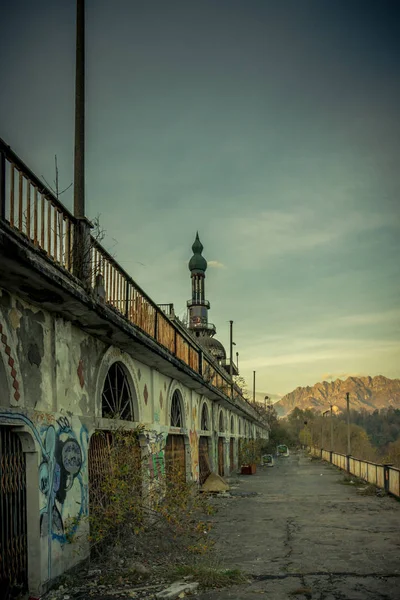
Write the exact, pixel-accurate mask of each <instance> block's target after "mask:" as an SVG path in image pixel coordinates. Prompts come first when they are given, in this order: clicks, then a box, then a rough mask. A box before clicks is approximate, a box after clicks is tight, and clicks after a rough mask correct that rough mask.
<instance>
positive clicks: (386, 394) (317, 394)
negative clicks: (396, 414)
mask: <svg viewBox="0 0 400 600" xmlns="http://www.w3.org/2000/svg"><path fill="white" fill-rule="evenodd" d="M346 392H349V394H350V408H351V409H354V410H362V409H364V410H367V411H373V410H375V409H380V408H388V407H389V406H392V407H393V408H400V379H388V378H387V377H384V376H383V375H377V376H376V377H348V378H347V379H345V380H342V379H336V380H335V381H322V382H319V383H316V384H315V385H314V386H312V387H309V386H307V387H298V388H296V389H295V390H294V391H293V392H290V393H289V394H286V396H283V398H281V400H279V401H278V402H275V404H274V408H275V409H276V411H277V413H278V415H279V416H280V417H284V416H286V415H288V414H289V413H290V412H291V411H292V410H293V409H294V408H295V407H296V406H297V407H298V408H301V409H303V410H304V409H313V410H315V411H317V412H322V411H325V410H327V409H328V408H329V406H330V404H333V405H334V406H336V407H337V409H339V410H344V409H345V408H346Z"/></svg>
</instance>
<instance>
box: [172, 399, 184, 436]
mask: <svg viewBox="0 0 400 600" xmlns="http://www.w3.org/2000/svg"><path fill="white" fill-rule="evenodd" d="M171 427H183V416H182V396H181V393H180V392H179V390H175V391H174V393H173V395H172V402H171Z"/></svg>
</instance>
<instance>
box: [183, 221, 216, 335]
mask: <svg viewBox="0 0 400 600" xmlns="http://www.w3.org/2000/svg"><path fill="white" fill-rule="evenodd" d="M192 250H193V256H192V258H191V259H190V261H189V270H190V273H191V278H192V299H191V300H188V302H187V307H188V309H189V329H190V330H191V331H193V332H194V333H195V334H196V336H197V337H201V336H208V337H212V336H213V335H214V334H215V327H214V325H212V324H211V323H209V322H208V311H209V308H210V303H209V301H208V300H206V298H205V285H204V283H205V278H206V270H207V261H206V259H205V258H204V256H202V252H203V244H202V243H201V241H200V238H199V234H198V232H197V233H196V239H195V241H194V243H193V246H192Z"/></svg>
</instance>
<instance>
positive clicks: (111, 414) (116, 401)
mask: <svg viewBox="0 0 400 600" xmlns="http://www.w3.org/2000/svg"><path fill="white" fill-rule="evenodd" d="M132 400H133V398H132V390H131V386H130V384H129V381H128V375H127V371H126V368H125V366H124V365H123V364H122V363H121V362H115V363H113V364H112V365H111V367H110V368H109V370H108V373H107V376H106V380H105V382H104V386H103V393H102V395H101V414H102V416H103V417H105V418H109V419H123V420H124V421H134V420H135V419H134V413H133V401H132Z"/></svg>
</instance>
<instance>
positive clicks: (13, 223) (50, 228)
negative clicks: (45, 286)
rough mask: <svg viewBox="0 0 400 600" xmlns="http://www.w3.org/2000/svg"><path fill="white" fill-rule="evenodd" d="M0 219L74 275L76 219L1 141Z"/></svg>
mask: <svg viewBox="0 0 400 600" xmlns="http://www.w3.org/2000/svg"><path fill="white" fill-rule="evenodd" d="M0 218H2V219H4V220H5V221H7V223H8V224H9V225H10V227H12V228H13V229H16V230H17V231H19V233H21V234H22V235H23V236H24V237H25V238H26V239H27V241H29V242H31V243H32V244H33V245H34V246H35V247H36V248H38V249H39V250H41V251H42V252H43V253H44V254H45V255H46V256H48V257H49V258H51V259H52V260H53V261H54V262H56V263H57V264H59V265H60V266H62V267H63V268H65V269H67V271H69V272H72V243H73V237H74V227H75V226H76V219H75V217H74V216H73V215H72V214H71V213H70V212H69V211H68V210H67V209H66V208H65V206H63V205H62V204H61V202H59V200H58V199H57V198H56V197H55V196H54V194H53V193H52V192H51V191H50V190H49V188H48V187H47V186H45V185H44V184H43V183H42V182H41V181H40V179H39V178H38V177H36V175H35V174H34V173H32V171H31V170H30V169H29V168H28V167H27V166H26V165H25V164H24V163H23V162H22V160H20V159H19V158H18V156H17V155H16V154H15V153H14V152H13V151H12V150H11V149H10V148H9V147H8V146H7V145H6V144H5V143H4V142H3V140H1V139H0Z"/></svg>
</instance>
